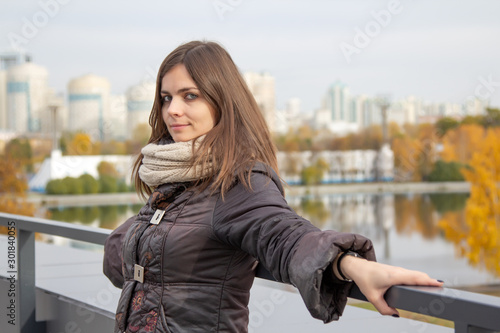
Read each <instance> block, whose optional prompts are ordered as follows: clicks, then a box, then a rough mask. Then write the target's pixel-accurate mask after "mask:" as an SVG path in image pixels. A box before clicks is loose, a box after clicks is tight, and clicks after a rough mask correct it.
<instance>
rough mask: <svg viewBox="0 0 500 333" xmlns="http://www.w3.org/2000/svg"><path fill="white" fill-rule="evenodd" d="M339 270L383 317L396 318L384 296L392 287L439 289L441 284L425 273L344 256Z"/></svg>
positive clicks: (395, 312)
mask: <svg viewBox="0 0 500 333" xmlns="http://www.w3.org/2000/svg"><path fill="white" fill-rule="evenodd" d="M340 264H341V266H340V269H341V270H342V272H343V273H344V275H346V276H347V277H348V278H350V279H352V280H353V281H354V283H356V285H357V286H358V288H359V290H360V291H361V292H362V293H363V295H365V297H366V298H367V299H368V301H369V302H370V303H372V304H373V305H374V306H375V308H376V309H377V310H378V312H380V313H381V314H383V315H392V316H394V317H398V316H399V313H398V311H397V310H396V309H395V308H392V307H390V306H389V305H387V302H386V301H385V299H384V294H385V292H386V291H387V289H389V288H390V287H392V286H394V285H419V286H433V287H441V286H442V285H443V282H441V281H439V280H436V279H432V278H430V277H429V276H428V275H427V274H426V273H423V272H419V271H413V270H408V269H405V268H402V267H397V266H390V265H386V264H381V263H378V262H374V261H368V260H365V259H362V258H356V257H353V256H345V258H343V259H342V261H341V263H340Z"/></svg>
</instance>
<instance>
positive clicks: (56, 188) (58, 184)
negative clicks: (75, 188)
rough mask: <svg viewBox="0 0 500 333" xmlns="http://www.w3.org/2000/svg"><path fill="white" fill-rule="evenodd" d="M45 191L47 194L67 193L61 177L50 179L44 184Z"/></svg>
mask: <svg viewBox="0 0 500 333" xmlns="http://www.w3.org/2000/svg"><path fill="white" fill-rule="evenodd" d="M45 192H46V193H47V194H68V189H67V188H66V184H65V183H64V182H63V180H62V179H52V180H50V181H49V182H48V183H47V185H46V186H45Z"/></svg>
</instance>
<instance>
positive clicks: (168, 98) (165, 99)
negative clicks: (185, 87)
mask: <svg viewBox="0 0 500 333" xmlns="http://www.w3.org/2000/svg"><path fill="white" fill-rule="evenodd" d="M171 101H172V96H169V95H165V96H163V97H162V99H161V102H162V103H168V102H171Z"/></svg>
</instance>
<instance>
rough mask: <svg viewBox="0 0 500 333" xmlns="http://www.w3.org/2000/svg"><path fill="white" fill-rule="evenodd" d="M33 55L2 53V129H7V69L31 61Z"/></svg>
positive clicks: (0, 93) (0, 66) (0, 89)
mask: <svg viewBox="0 0 500 333" xmlns="http://www.w3.org/2000/svg"><path fill="white" fill-rule="evenodd" d="M30 61H31V57H30V56H29V55H28V54H26V53H23V52H18V51H11V52H2V53H0V129H7V127H8V125H7V70H8V69H9V68H11V67H14V66H17V65H21V64H24V63H25V62H30Z"/></svg>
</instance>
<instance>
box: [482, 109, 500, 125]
mask: <svg viewBox="0 0 500 333" xmlns="http://www.w3.org/2000/svg"><path fill="white" fill-rule="evenodd" d="M483 126H484V127H498V126H500V109H495V108H486V116H484V117H483Z"/></svg>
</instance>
